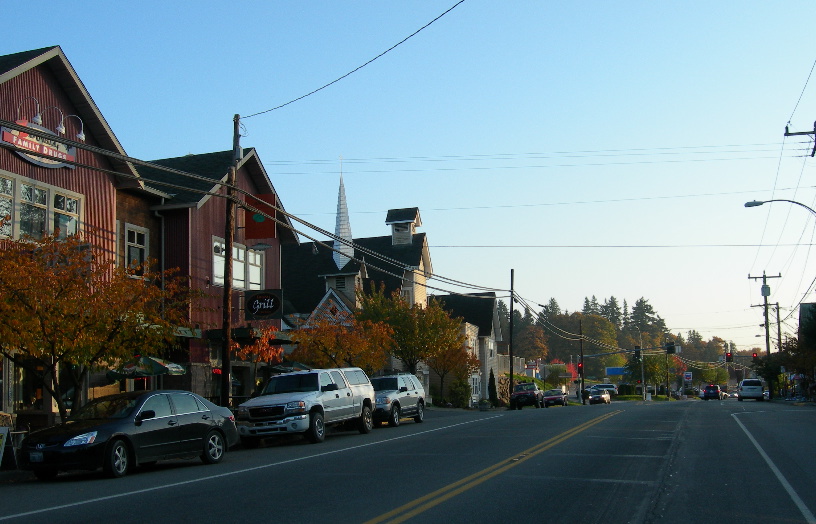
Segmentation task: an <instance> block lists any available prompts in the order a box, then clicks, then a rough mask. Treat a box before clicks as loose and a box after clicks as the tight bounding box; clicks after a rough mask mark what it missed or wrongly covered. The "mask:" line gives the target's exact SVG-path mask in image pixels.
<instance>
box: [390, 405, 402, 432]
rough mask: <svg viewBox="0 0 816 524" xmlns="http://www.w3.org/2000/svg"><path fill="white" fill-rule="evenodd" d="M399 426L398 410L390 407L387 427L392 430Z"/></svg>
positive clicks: (397, 407)
mask: <svg viewBox="0 0 816 524" xmlns="http://www.w3.org/2000/svg"><path fill="white" fill-rule="evenodd" d="M399 424H400V408H399V406H391V414H390V415H389V416H388V425H389V426H391V427H392V428H395V427H397V426H399Z"/></svg>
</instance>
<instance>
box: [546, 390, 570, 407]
mask: <svg viewBox="0 0 816 524" xmlns="http://www.w3.org/2000/svg"><path fill="white" fill-rule="evenodd" d="M543 401H544V407H545V408H548V407H550V406H566V405H567V404H569V402H568V401H567V394H566V393H564V391H562V390H560V389H548V390H547V391H545V392H544V397H543Z"/></svg>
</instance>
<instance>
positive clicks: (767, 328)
mask: <svg viewBox="0 0 816 524" xmlns="http://www.w3.org/2000/svg"><path fill="white" fill-rule="evenodd" d="M748 278H749V279H750V280H758V279H760V278H761V279H762V297H763V298H764V299H765V304H764V308H765V352H766V353H767V354H768V355H770V354H771V326H770V324H769V323H768V296H770V294H771V287H770V286H769V285H768V279H769V278H782V273H780V274H779V275H777V276H773V275H772V276H767V275H765V272H764V271H763V272H762V276H761V277H752V276H751V275H750V274H749V275H748Z"/></svg>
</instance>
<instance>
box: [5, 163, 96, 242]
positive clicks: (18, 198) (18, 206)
mask: <svg viewBox="0 0 816 524" xmlns="http://www.w3.org/2000/svg"><path fill="white" fill-rule="evenodd" d="M0 177H3V178H6V179H10V180H11V182H12V194H11V237H7V236H6V235H1V234H0V238H14V239H16V238H20V216H21V212H22V205H23V204H24V202H23V199H22V194H21V190H22V187H21V186H22V185H23V184H25V185H28V186H31V187H34V188H37V189H43V190H45V191H46V193H47V196H46V204H45V206H43V207H44V208H45V209H46V215H45V232H44V234H45V235H53V234H54V215H55V214H56V213H57V212H59V213H63V214H68V215H75V216H76V217H77V220H78V222H79V223H78V224H77V231H83V230H84V228H85V216H84V215H85V197H84V196H83V195H82V194H80V193H75V192H73V191H69V190H67V189H64V188H62V187H59V186H54V185H51V184H46V183H44V182H40V181H38V180H34V179H32V178H28V177H24V176H21V175H18V174H15V173H12V172H10V171H6V170H5V169H0ZM57 193H59V194H61V195H64V196H67V197H69V198H73V199H75V200H77V202H78V205H79V211H78V213H76V214H74V213H65V212H63V211H61V210H56V209H54V195H55V194H57ZM8 196H9V195H6V194H5V193H3V197H6V198H7V197H8ZM37 207H40V206H37Z"/></svg>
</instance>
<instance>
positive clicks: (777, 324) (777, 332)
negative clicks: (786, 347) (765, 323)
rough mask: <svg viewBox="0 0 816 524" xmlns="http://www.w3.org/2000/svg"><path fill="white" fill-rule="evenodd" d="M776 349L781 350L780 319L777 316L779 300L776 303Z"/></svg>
mask: <svg viewBox="0 0 816 524" xmlns="http://www.w3.org/2000/svg"><path fill="white" fill-rule="evenodd" d="M776 349H777V350H778V351H782V319H781V318H779V302H777V303H776Z"/></svg>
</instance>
